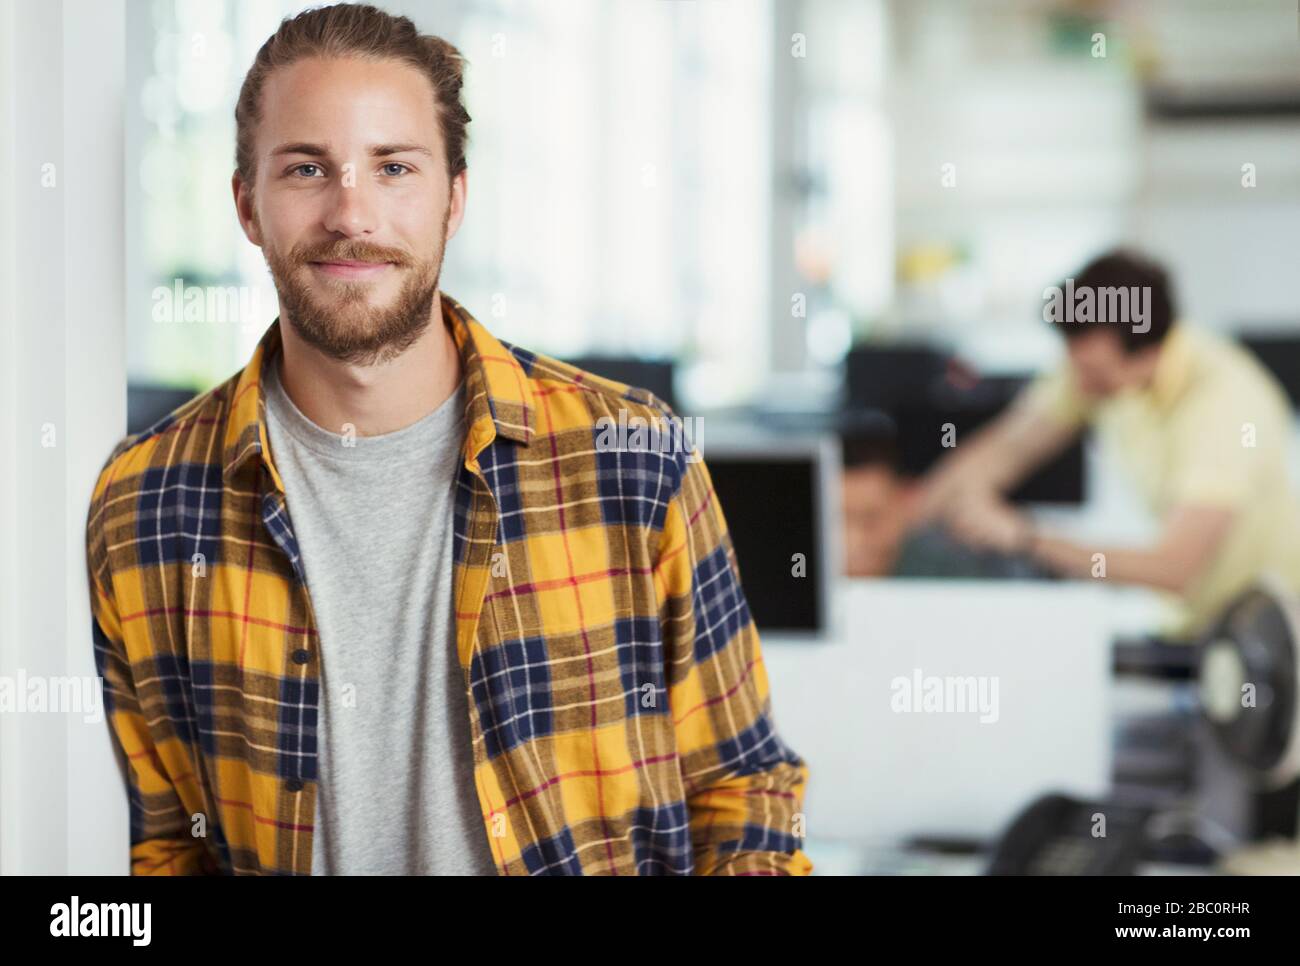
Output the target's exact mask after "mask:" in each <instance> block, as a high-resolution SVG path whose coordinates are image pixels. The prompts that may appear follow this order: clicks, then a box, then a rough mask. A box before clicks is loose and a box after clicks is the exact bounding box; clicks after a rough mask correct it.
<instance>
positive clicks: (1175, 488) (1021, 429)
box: [918, 251, 1300, 638]
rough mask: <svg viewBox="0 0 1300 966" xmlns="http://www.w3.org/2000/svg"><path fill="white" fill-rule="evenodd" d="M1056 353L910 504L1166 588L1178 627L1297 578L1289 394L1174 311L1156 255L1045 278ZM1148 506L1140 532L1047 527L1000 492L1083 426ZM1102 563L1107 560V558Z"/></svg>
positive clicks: (968, 536) (1065, 561)
mask: <svg viewBox="0 0 1300 966" xmlns="http://www.w3.org/2000/svg"><path fill="white" fill-rule="evenodd" d="M1044 300H1045V303H1046V308H1045V310H1044V319H1046V320H1047V321H1049V322H1050V323H1051V324H1053V325H1056V326H1057V327H1058V328H1059V329H1060V330H1061V332H1062V334H1063V335H1064V337H1065V340H1066V348H1067V352H1068V360H1067V361H1066V363H1065V364H1063V365H1062V366H1061V367H1060V368H1058V369H1057V370H1056V371H1053V372H1049V373H1045V374H1043V375H1040V376H1039V377H1038V378H1037V379H1035V380H1034V381H1033V382H1032V383H1031V384H1030V385H1029V386H1027V387H1026V388H1025V389H1024V390H1023V391H1022V393H1021V395H1020V396H1019V397H1018V398H1017V399H1016V400H1015V401H1014V402H1013V403H1012V405H1010V406H1009V407H1008V408H1007V410H1006V411H1005V412H1004V413H1003V414H1002V415H1000V416H999V417H998V418H997V419H996V420H994V421H993V422H992V423H990V424H989V425H988V426H986V427H983V428H981V430H980V431H979V432H978V433H976V434H975V435H974V436H973V437H972V438H971V439H970V440H969V441H968V442H963V441H960V440H959V441H958V445H957V447H956V448H955V449H954V450H953V452H952V453H951V454H950V455H948V456H947V457H946V458H945V459H944V460H942V461H941V462H940V463H939V464H938V465H937V466H936V467H935V468H934V469H933V470H932V471H931V472H930V473H929V474H928V476H927V478H926V479H925V480H924V484H923V493H922V495H921V496H920V498H919V502H920V508H919V510H918V516H919V517H920V518H921V519H943V520H945V521H947V523H948V525H949V527H950V528H951V530H952V532H953V533H955V534H956V535H957V536H958V537H960V538H961V539H962V540H963V541H965V542H966V543H968V544H969V545H971V546H974V547H981V548H986V549H994V550H1001V551H1003V552H1018V553H1023V554H1025V555H1027V556H1028V557H1030V558H1032V559H1033V560H1035V561H1037V562H1039V563H1040V564H1042V565H1043V566H1045V567H1048V568H1050V569H1051V570H1053V571H1054V572H1056V573H1059V574H1061V575H1062V576H1066V577H1077V578H1098V577H1102V576H1103V575H1104V577H1105V579H1107V580H1112V581H1117V582H1121V583H1129V584H1139V585H1144V586H1147V587H1151V588H1155V589H1157V590H1160V591H1165V592H1167V593H1171V594H1173V595H1175V599H1176V600H1177V602H1178V603H1179V604H1180V605H1181V606H1180V608H1179V610H1180V614H1181V616H1180V618H1179V620H1178V622H1177V624H1176V626H1174V627H1171V628H1169V629H1168V630H1169V632H1170V633H1171V634H1172V636H1174V637H1176V638H1187V637H1190V636H1192V635H1195V634H1196V633H1197V632H1199V631H1201V630H1203V629H1204V628H1205V626H1206V625H1207V624H1208V623H1209V622H1210V621H1212V620H1213V619H1214V617H1215V616H1217V614H1218V613H1219V612H1220V611H1221V610H1222V609H1223V608H1224V606H1225V605H1226V604H1227V603H1228V602H1229V601H1230V600H1231V599H1232V598H1233V597H1234V596H1236V595H1237V594H1238V593H1239V592H1240V591H1242V590H1243V589H1244V588H1245V587H1246V586H1248V585H1249V584H1251V583H1252V582H1253V581H1255V580H1256V579H1257V578H1259V577H1260V576H1262V575H1264V574H1266V573H1271V574H1274V575H1276V576H1278V577H1280V578H1281V579H1282V580H1283V581H1284V583H1285V585H1286V586H1288V587H1290V588H1291V589H1293V590H1296V589H1300V517H1298V514H1297V507H1296V503H1295V496H1294V494H1293V491H1292V487H1291V479H1290V474H1289V472H1288V461H1289V451H1290V447H1291V445H1292V442H1291V440H1292V426H1291V414H1290V408H1289V405H1288V402H1287V399H1286V396H1285V394H1284V392H1283V391H1282V389H1281V387H1280V386H1279V385H1278V384H1277V383H1276V381H1275V380H1274V379H1273V377H1272V376H1271V375H1270V374H1269V373H1268V372H1267V371H1266V370H1265V369H1264V368H1263V367H1262V366H1261V365H1260V364H1259V363H1258V362H1257V361H1256V360H1255V359H1254V357H1253V356H1251V355H1250V354H1249V353H1247V352H1246V351H1245V350H1244V349H1242V348H1240V347H1239V346H1237V345H1236V344H1234V343H1232V342H1229V341H1227V340H1225V339H1223V338H1220V337H1217V336H1215V335H1213V334H1211V333H1208V332H1204V331H1201V330H1198V329H1195V328H1192V327H1190V326H1188V325H1186V324H1185V323H1184V322H1183V321H1181V320H1180V319H1178V317H1177V315H1176V313H1175V308H1174V302H1173V297H1172V293H1171V291H1170V285H1169V281H1168V278H1167V275H1166V273H1165V271H1164V269H1163V268H1162V267H1161V266H1160V265H1158V264H1156V263H1155V262H1153V261H1151V260H1149V259H1147V258H1145V257H1143V256H1140V255H1137V254H1135V253H1131V252H1125V251H1116V252H1111V253H1108V254H1105V255H1103V256H1101V257H1099V258H1097V259H1095V260H1094V261H1092V262H1091V263H1090V264H1089V265H1088V266H1087V267H1085V268H1084V269H1083V271H1082V272H1081V273H1080V274H1079V275H1078V276H1077V277H1075V278H1073V279H1068V280H1067V281H1066V284H1065V285H1064V286H1062V287H1057V288H1055V289H1048V290H1046V291H1045V292H1044ZM1088 426H1093V427H1095V428H1096V429H1097V430H1098V431H1099V436H1100V437H1101V439H1102V442H1103V446H1104V447H1105V449H1104V451H1111V452H1113V453H1114V454H1115V455H1116V456H1118V458H1119V459H1120V461H1121V463H1122V464H1123V468H1124V470H1125V471H1126V473H1127V478H1128V479H1129V481H1130V482H1131V485H1133V486H1134V487H1135V489H1136V490H1137V492H1138V493H1139V495H1140V496H1141V497H1142V498H1143V501H1144V503H1145V504H1146V505H1147V507H1148V508H1149V509H1150V510H1151V511H1152V512H1153V513H1154V514H1156V515H1157V517H1158V518H1159V520H1160V525H1161V528H1162V529H1161V532H1160V534H1159V536H1158V538H1157V539H1156V540H1155V541H1154V542H1152V543H1150V544H1148V545H1146V546H1134V547H1123V546H1093V545H1089V544H1084V543H1081V542H1077V541H1072V540H1068V539H1064V538H1062V537H1060V536H1057V535H1053V534H1051V533H1048V532H1043V531H1042V530H1040V529H1039V528H1038V527H1036V526H1035V524H1034V523H1033V521H1032V520H1031V519H1030V518H1029V517H1027V516H1025V515H1023V514H1021V513H1020V512H1018V511H1017V510H1016V509H1014V508H1013V507H1011V506H1010V505H1009V504H1008V503H1007V502H1006V500H1005V498H1004V495H1005V494H1006V493H1008V492H1009V491H1010V490H1011V489H1012V488H1014V487H1015V486H1016V484H1017V483H1019V482H1020V481H1021V480H1022V479H1024V478H1025V476H1026V475H1027V474H1029V473H1030V472H1032V471H1033V470H1034V469H1036V468H1037V467H1039V466H1041V465H1042V464H1043V463H1044V462H1046V461H1047V460H1048V459H1050V458H1051V457H1052V456H1054V455H1055V454H1056V453H1057V452H1059V451H1060V450H1061V449H1062V448H1063V447H1065V446H1066V445H1067V444H1068V443H1070V442H1071V441H1072V440H1073V439H1074V438H1075V437H1076V435H1077V434H1078V433H1079V432H1081V431H1082V430H1083V429H1084V428H1085V427H1088ZM1103 568H1104V569H1103Z"/></svg>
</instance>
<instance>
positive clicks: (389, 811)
mask: <svg viewBox="0 0 1300 966" xmlns="http://www.w3.org/2000/svg"><path fill="white" fill-rule="evenodd" d="M279 365H280V356H279V355H277V356H276V357H275V359H274V360H273V365H268V366H267V367H266V372H265V392H266V401H267V407H266V411H267V424H268V425H267V432H268V434H269V437H270V444H271V452H272V456H273V459H274V461H275V466H276V469H277V470H278V471H279V473H280V477H281V479H282V480H283V481H284V488H285V495H286V499H287V504H288V510H289V517H290V519H291V520H292V522H293V529H294V534H295V536H296V537H297V539H298V549H299V552H300V553H301V555H302V564H303V567H304V570H305V572H306V575H307V587H308V590H309V591H310V593H311V601H312V608H313V610H314V611H315V613H316V619H317V628H318V631H319V633H320V658H321V665H320V667H321V694H320V718H319V721H318V725H317V751H318V755H319V757H318V763H319V782H318V788H319V792H318V797H317V806H316V830H315V834H314V837H313V847H312V874H313V875H356V874H374V875H426V874H433V875H495V874H496V865H495V863H494V862H493V859H492V853H491V850H490V848H489V845H488V840H487V833H486V830H485V829H484V825H483V819H482V816H481V813H480V811H479V802H478V793H477V792H476V790H475V786H474V777H473V775H474V758H473V751H472V747H471V737H470V726H469V710H468V699H467V696H466V693H465V677H464V675H463V673H462V672H461V668H460V663H459V661H458V660H457V657H456V634H455V612H454V610H453V608H452V563H453V558H452V537H453V530H452V519H453V512H454V507H455V503H454V499H455V485H456V483H455V481H456V472H457V466H458V464H459V463H460V461H461V460H462V458H463V457H462V447H463V445H464V439H465V416H464V405H465V397H464V387H463V384H462V385H461V386H459V387H457V389H456V391H455V392H454V393H453V394H452V395H451V396H450V397H449V398H448V399H447V400H446V401H445V402H443V403H442V404H441V405H440V406H439V407H438V408H437V409H435V410H434V411H433V412H431V413H429V414H428V415H427V416H425V417H423V418H422V419H420V420H419V421H418V422H416V423H413V424H412V425H410V426H407V427H405V428H403V429H400V430H397V431H396V432H392V433H385V434H383V435H381V436H357V437H355V438H349V437H347V436H345V435H343V434H342V430H343V429H344V427H342V426H340V427H337V428H338V429H339V430H340V432H339V433H335V432H332V431H330V430H327V429H324V428H322V427H320V426H317V425H316V424H315V423H313V422H312V421H311V420H310V419H308V418H307V417H306V416H305V415H304V414H303V413H302V411H301V410H299V409H298V408H297V406H295V405H294V403H293V400H291V399H290V398H289V397H288V395H287V394H286V393H285V391H284V388H283V386H282V385H281V383H280V377H279Z"/></svg>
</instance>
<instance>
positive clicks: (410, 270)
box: [262, 211, 450, 366]
mask: <svg viewBox="0 0 1300 966" xmlns="http://www.w3.org/2000/svg"><path fill="white" fill-rule="evenodd" d="M449 216H450V211H448V213H447V215H444V217H443V221H442V234H441V235H440V236H439V239H445V238H446V237H447V219H448V217H449ZM443 249H444V245H443V243H442V241H441V240H440V241H439V243H438V247H437V250H436V251H435V252H434V254H433V257H432V258H430V259H427V260H424V261H419V260H416V259H414V258H412V257H411V255H409V254H408V253H406V252H404V251H402V250H401V249H397V248H385V247H383V246H380V245H374V244H371V243H370V242H365V241H360V240H354V239H343V240H341V241H334V242H322V243H317V244H310V245H308V244H304V245H296V246H294V248H293V249H292V250H290V251H289V253H288V254H287V255H285V254H283V253H282V252H280V251H279V250H277V249H276V248H275V247H274V246H273V245H271V244H269V243H267V244H264V245H263V246H262V253H263V255H264V257H265V258H266V264H267V267H268V268H269V269H270V270H271V277H272V279H274V281H275V289H276V292H277V293H278V294H279V296H280V304H281V305H282V306H283V310H284V314H285V316H286V317H287V318H288V320H289V324H290V325H291V326H293V330H294V331H295V332H296V333H297V334H298V336H299V337H300V338H301V339H302V340H303V341H304V342H306V343H307V344H308V345H310V346H313V347H314V348H316V349H318V350H319V351H320V352H322V353H324V354H325V355H327V356H329V357H330V358H333V359H337V360H338V361H340V362H346V363H349V364H351V365H359V366H371V365H376V364H382V363H385V362H388V361H390V360H391V359H395V358H397V357H398V356H400V355H401V354H402V353H403V352H405V351H406V350H407V349H409V348H410V347H411V346H412V345H414V344H415V342H416V340H418V339H419V338H420V336H421V335H422V334H423V333H424V331H425V329H427V328H428V327H429V323H430V322H431V321H432V318H433V311H432V310H433V297H434V294H435V293H436V292H437V291H438V279H439V276H440V275H441V273H442V256H443ZM324 261H369V262H391V263H393V265H394V266H395V268H396V269H397V270H402V271H405V272H406V274H407V276H408V277H407V279H406V282H405V284H404V285H403V286H402V289H401V291H400V292H398V294H397V297H396V298H395V299H394V300H393V301H392V303H391V304H389V305H386V306H379V307H374V306H371V305H370V304H369V302H368V300H367V294H368V292H369V290H370V288H371V285H370V283H367V282H356V281H344V280H337V281H335V282H333V283H331V286H330V287H331V288H332V289H333V290H334V292H335V293H336V294H335V296H334V298H332V299H331V300H330V301H329V302H327V303H322V302H321V301H320V300H319V299H318V298H316V297H315V295H314V294H313V291H312V288H311V286H310V285H309V284H308V283H307V282H306V281H305V280H304V279H303V273H304V272H311V271H314V270H313V269H312V268H311V267H310V265H309V263H310V262H324ZM439 316H440V317H441V312H439Z"/></svg>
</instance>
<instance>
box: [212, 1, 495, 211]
mask: <svg viewBox="0 0 1300 966" xmlns="http://www.w3.org/2000/svg"><path fill="white" fill-rule="evenodd" d="M308 57H363V58H367V59H372V60H380V59H384V58H389V59H392V60H397V61H401V62H402V63H404V64H407V65H409V66H411V67H414V68H415V69H416V70H418V71H420V73H422V74H424V76H425V77H427V78H429V83H431V84H432V85H433V96H434V105H435V109H436V110H437V112H438V123H439V126H440V128H441V130H442V140H443V144H444V145H445V147H446V151H447V173H448V176H449V177H450V178H455V177H456V175H458V174H460V173H461V172H462V171H464V170H465V168H466V166H467V165H466V162H465V141H466V134H465V126H466V125H467V124H469V122H470V116H469V112H468V111H466V110H465V105H464V104H463V103H461V87H462V85H463V71H464V59H463V58H462V57H461V54H460V51H458V50H457V49H456V48H455V47H453V46H452V45H451V44H449V43H448V42H447V41H445V40H443V39H442V38H441V37H434V36H432V35H430V34H422V33H420V31H419V30H418V29H417V28H416V26H415V24H413V23H412V22H411V21H410V19H409V18H407V17H394V16H393V15H392V14H389V13H385V12H384V11H382V10H380V9H378V8H377V7H372V6H369V5H365V4H356V3H339V4H335V5H333V6H329V7H316V8H314V9H311V10H306V11H304V12H303V13H300V14H298V15H297V16H296V17H286V18H285V19H284V21H283V22H281V24H280V27H279V29H277V30H276V32H275V33H274V34H272V35H271V36H270V37H269V38H268V39H267V41H266V43H264V44H262V48H261V49H260V50H259V51H258V52H257V56H256V57H255V58H254V59H253V66H252V67H250V68H249V70H248V74H247V75H245V77H244V83H243V86H242V87H241V88H240V90H239V101H238V102H237V103H236V104H235V166H236V168H237V169H238V171H239V176H240V177H241V178H242V179H243V180H244V182H245V183H246V184H248V185H249V186H250V187H251V186H252V183H253V175H254V174H255V173H256V170H257V161H256V158H254V157H253V133H254V129H255V128H256V127H257V123H258V122H259V121H260V120H261V119H262V88H263V86H264V85H265V84H266V79H267V78H268V77H269V76H270V75H271V72H272V71H274V70H276V69H278V68H281V67H288V66H289V65H290V64H293V63H296V62H297V61H299V60H303V59H305V58H308Z"/></svg>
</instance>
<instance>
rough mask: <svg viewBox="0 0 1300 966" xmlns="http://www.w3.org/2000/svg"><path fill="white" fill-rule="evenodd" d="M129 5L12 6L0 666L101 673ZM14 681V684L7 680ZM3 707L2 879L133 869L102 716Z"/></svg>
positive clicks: (119, 343) (120, 409)
mask: <svg viewBox="0 0 1300 966" xmlns="http://www.w3.org/2000/svg"><path fill="white" fill-rule="evenodd" d="M124 64H125V33H124V7H123V0H64V2H63V3H62V4H58V3H52V4H41V3H20V4H0V131H3V132H4V133H3V137H2V138H0V145H2V147H0V326H2V327H3V329H2V331H0V338H2V339H3V342H2V343H0V347H2V351H0V407H3V408H2V409H0V427H3V430H2V437H3V442H0V447H3V449H2V450H0V513H2V515H0V676H2V677H4V678H7V679H8V680H9V681H10V682H12V683H13V684H16V683H17V682H18V680H19V676H20V675H24V676H26V677H28V678H30V677H32V676H36V675H40V676H44V677H46V678H64V677H86V676H92V677H93V676H94V674H95V667H94V658H93V652H92V645H91V636H90V607H89V599H88V597H87V589H86V566H85V544H84V531H85V519H86V508H87V505H88V503H89V499H90V492H91V488H92V486H93V484H94V481H95V477H96V475H97V474H98V471H99V469H100V467H101V466H102V464H103V461H104V459H105V457H106V456H107V455H108V452H109V450H110V449H111V448H112V446H113V444H114V443H115V442H117V440H119V439H120V438H121V437H122V435H123V434H124V432H125V426H126V364H125V359H126V355H125V331H126V326H125V316H124V309H123V305H124V292H123V257H122V245H123V201H122V198H123V170H122V153H123V142H122V111H123V102H122V98H123V76H124ZM11 686H12V685H11ZM85 717H86V716H85V715H84V714H81V713H60V714H55V713H49V712H46V713H37V712H16V713H8V712H5V713H0V873H3V874H16V873H17V874H34V873H46V874H58V873H73V874H97V873H115V872H125V871H127V868H128V864H127V849H128V833H127V809H126V797H125V793H124V790H123V785H122V781H121V777H120V774H119V771H118V764H117V762H116V761H115V760H114V757H113V754H112V746H111V743H110V741H109V733H108V727H107V722H106V721H104V720H103V719H102V716H101V717H100V720H99V721H97V722H87V721H86V720H85Z"/></svg>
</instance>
